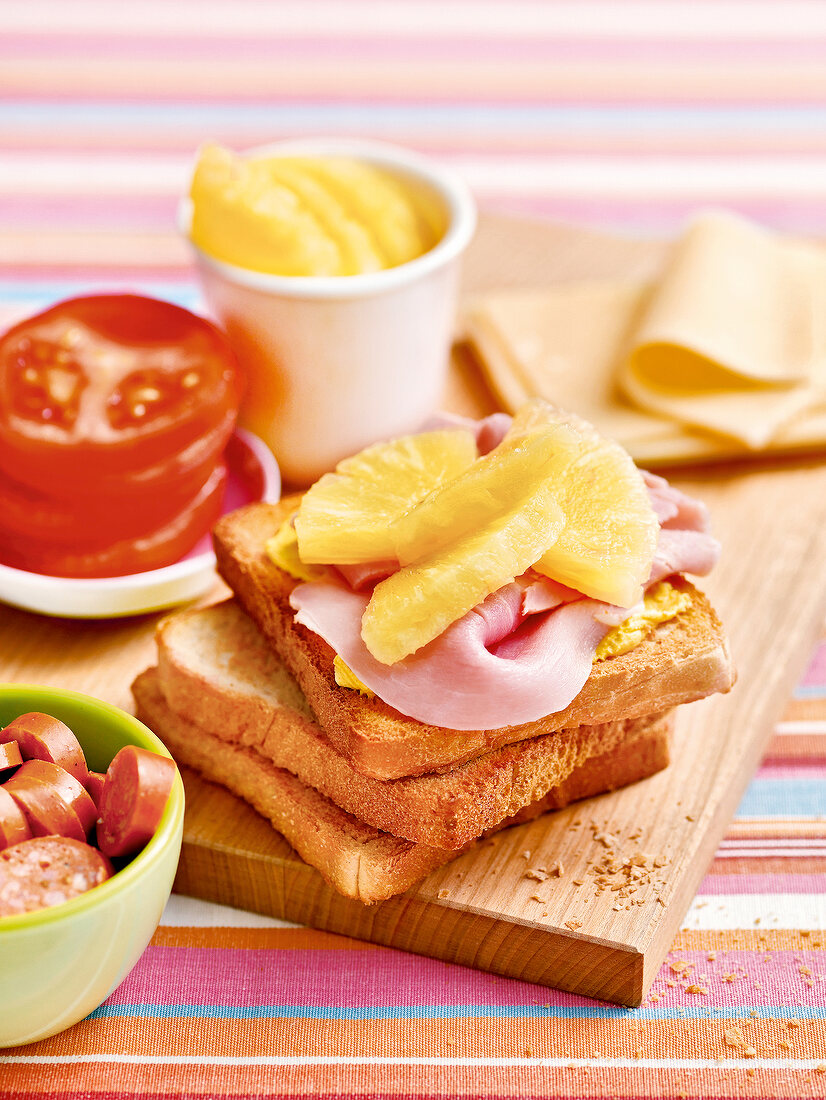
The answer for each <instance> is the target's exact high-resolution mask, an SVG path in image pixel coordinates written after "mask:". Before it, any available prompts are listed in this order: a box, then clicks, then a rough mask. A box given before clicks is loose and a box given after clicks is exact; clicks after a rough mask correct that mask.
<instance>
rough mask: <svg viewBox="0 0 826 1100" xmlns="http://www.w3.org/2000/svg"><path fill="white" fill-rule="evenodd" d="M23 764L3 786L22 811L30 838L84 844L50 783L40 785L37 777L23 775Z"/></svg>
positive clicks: (78, 827)
mask: <svg viewBox="0 0 826 1100" xmlns="http://www.w3.org/2000/svg"><path fill="white" fill-rule="evenodd" d="M31 763H34V761H27V762H26V764H23V766H22V767H20V768H18V769H17V771H16V772H15V773H14V775H13V776H12V777H11V779H7V780H6V782H5V783H4V784H3V789H4V790H6V791H8V793H9V794H10V795H11V796H12V798H13V799H14V801H15V802H16V803H17V805H18V806H19V807H20V809H21V810H22V811H23V813H24V814H25V816H26V820H27V821H28V823H29V828H30V829H31V831H32V835H33V836H70V837H74V839H75V840H85V839H86V831H85V829H84V828H83V824H82V823H81V820H80V818H79V817H78V816H77V814H76V813H75V811H74V810H73V809H72V807H71V806H70V805H69V803H68V802H67V801H66V799H65V798H64V797H63V795H62V794H61V793H60V791H59V790H58V788H57V787H55V786H53V785H52V784H51V783H44V782H43V780H42V779H39V778H38V777H37V776H31V775H27V774H26V767H27V765H28V764H31Z"/></svg>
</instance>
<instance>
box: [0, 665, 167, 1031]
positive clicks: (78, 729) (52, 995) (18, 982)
mask: <svg viewBox="0 0 826 1100" xmlns="http://www.w3.org/2000/svg"><path fill="white" fill-rule="evenodd" d="M28 711H43V712H44V713H46V714H51V715H53V716H54V717H55V718H60V719H61V720H62V721H63V722H65V723H66V725H67V726H69V727H70V729H72V730H73V731H74V733H75V736H76V737H77V738H78V740H79V741H80V743H81V745H82V746H83V750H84V752H85V753H86V760H87V763H88V764H89V767H90V768H92V769H94V770H95V771H106V768H107V767H108V766H109V762H110V761H111V759H112V757H113V756H114V755H115V753H116V752H117V751H118V750H119V749H121V748H122V747H123V746H124V745H139V746H140V747H141V748H145V749H149V750H151V751H152V752H157V753H160V754H161V755H163V756H169V755H170V753H169V752H168V751H167V749H166V748H165V747H164V745H163V743H162V742H161V741H160V740H159V739H158V738H157V737H156V736H155V734H154V733H152V732H151V730H149V729H147V728H146V726H145V725H144V724H143V723H142V722H139V721H138V720H137V718H133V717H132V715H131V714H127V713H126V712H125V711H122V710H119V709H118V708H117V707H114V706H112V705H111V704H110V703H104V702H102V701H101V700H99V699H93V698H92V697H91V696H88V695H81V694H79V693H78V692H75V691H63V690H60V689H58V688H50V687H40V686H36V685H33V684H0V728H1V727H2V726H6V725H8V723H9V722H11V721H12V719H14V718H16V717H17V716H18V715H20V714H25V713H26V712H28ZM183 823H184V788H183V783H182V782H181V777H180V775H176V777H175V783H174V785H173V788H172V794H171V795H170V797H169V801H168V802H167V805H166V810H165V811H164V815H163V818H162V820H161V824H160V826H159V828H158V831H157V832H156V833H155V836H154V837H153V838H152V839H151V840H150V842H149V843H148V844H147V845H146V847H145V848H144V849H143V851H142V852H140V853H139V854H138V855H137V856H135V858H134V859H133V860H132V861H131V862H130V863H129V864H128V865H127V866H126V867H124V868H123V869H122V870H120V871H118V872H117V873H116V874H115V875H113V876H112V878H110V879H109V880H108V881H106V882H104V883H102V884H101V885H100V886H96V887H94V889H92V890H89V891H88V892H87V893H85V894H81V896H80V897H77V898H73V899H72V900H71V901H67V902H64V903H63V904H62V905H55V906H52V907H51V908H48V909H39V910H37V911H36V912H34V913H24V914H22V915H20V916H11V917H0V1047H2V1046H18V1045H19V1044H21V1043H31V1042H34V1041H35V1040H37V1039H45V1038H46V1037H47V1036H48V1035H55V1034H56V1033H57V1032H59V1031H63V1029H64V1028H67V1027H70V1026H71V1025H72V1024H75V1023H77V1022H78V1020H82V1019H83V1018H84V1016H88V1014H89V1013H90V1012H92V1011H93V1010H94V1009H95V1008H97V1006H98V1005H99V1004H100V1003H101V1002H102V1001H104V1000H105V999H106V998H107V997H108V996H109V994H110V993H111V992H112V990H113V989H115V987H116V986H118V985H119V984H120V983H121V982H122V981H123V979H124V978H125V977H126V975H127V974H128V973H129V971H130V970H131V969H132V967H133V966H134V965H135V963H136V962H137V961H138V959H139V958H140V956H141V954H142V953H143V951H144V949H145V948H146V945H147V944H148V943H149V941H150V939H151V938H152V933H153V932H154V931H155V929H156V928H157V926H158V922H159V921H160V919H161V914H162V912H163V908H164V905H165V904H166V902H167V899H168V898H169V895H170V893H171V891H172V881H173V879H174V877H175V871H176V869H177V866H178V856H179V854H180V851H181V837H182V835H183Z"/></svg>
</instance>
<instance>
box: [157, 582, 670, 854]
mask: <svg viewBox="0 0 826 1100" xmlns="http://www.w3.org/2000/svg"><path fill="white" fill-rule="evenodd" d="M157 642H158V680H159V683H160V687H161V690H162V691H163V694H164V697H165V699H166V702H167V704H168V705H169V706H170V708H171V709H172V710H173V711H175V712H176V713H177V714H179V715H181V716H182V717H184V718H186V719H188V720H189V721H191V722H194V723H195V725H197V726H199V727H200V728H201V729H203V730H205V731H206V732H207V733H210V734H213V735H215V736H217V737H220V738H221V739H222V740H224V741H227V742H230V743H234V744H237V745H241V746H243V747H245V748H252V749H255V751H256V752H257V753H259V754H260V755H261V756H263V757H265V758H267V759H268V760H270V761H271V762H272V763H273V764H275V765H276V767H279V768H284V769H286V770H287V771H290V772H292V773H293V774H294V775H297V776H298V777H299V779H301V780H302V781H303V782H304V783H307V784H308V785H309V786H311V787H314V788H315V789H316V790H318V791H320V792H321V793H322V794H324V795H326V796H327V797H328V798H330V799H331V800H332V801H333V802H335V803H336V805H338V806H341V807H342V808H343V809H345V810H347V811H348V812H349V813H351V814H354V815H355V816H356V817H358V818H359V819H360V820H361V821H364V822H367V823H368V824H369V825H374V826H375V827H376V828H378V829H381V830H383V831H385V832H389V833H392V834H393V835H394V836H398V837H404V838H405V839H407V840H414V841H417V842H419V843H422V844H428V845H432V846H434V847H436V848H462V847H463V846H464V845H465V844H467V843H468V842H469V841H471V840H473V839H474V838H475V837H478V836H479V835H481V833H483V832H484V831H485V830H486V829H490V828H492V827H493V826H494V825H496V824H498V822H500V821H501V820H502V819H503V818H505V817H508V816H511V815H513V814H515V813H518V811H519V810H521V809H522V808H523V807H524V806H526V805H528V804H529V803H531V802H534V801H535V800H536V799H538V798H541V797H542V796H543V795H545V794H546V793H547V791H548V790H549V789H550V788H552V787H555V786H558V785H559V784H560V783H562V782H563V781H564V780H565V777H566V776H567V775H569V774H570V772H571V771H572V770H574V769H575V768H577V767H579V766H580V765H581V764H583V763H584V762H585V760H587V759H588V758H589V757H591V756H593V755H594V754H595V753H602V754H604V753H605V752H607V751H608V750H609V749H613V748H614V747H616V746H617V745H620V744H622V743H623V742H624V741H626V740H629V739H630V738H632V737H633V738H638V737H640V736H642V735H643V734H644V733H645V731H646V730H648V729H650V728H653V727H654V726H658V725H659V724H660V722H661V718H662V717H663V716H662V715H661V714H655V715H650V716H646V717H645V718H641V719H624V720H620V721H615V722H607V723H604V724H602V725H599V726H579V727H574V728H569V729H564V730H559V731H557V732H555V733H552V734H546V735H544V736H541V737H534V738H530V739H528V740H525V741H519V742H515V743H513V744H509V745H504V746H502V747H500V748H498V749H494V750H492V751H491V752H489V753H485V754H483V755H482V756H479V757H476V758H474V759H473V760H470V761H468V762H467V763H465V764H461V765H459V766H458V767H457V768H455V769H452V770H450V771H448V772H443V773H438V774H433V775H422V776H413V777H409V778H404V779H386V780H382V779H372V778H370V777H368V776H364V775H362V774H361V773H360V772H358V771H356V770H355V769H354V768H353V766H352V765H351V764H350V763H349V761H348V760H347V758H346V757H345V756H343V755H342V754H341V753H340V752H339V751H338V750H337V749H336V748H334V746H333V745H332V744H331V743H330V741H329V739H328V738H327V737H326V736H325V734H324V732H323V731H322V730H321V728H320V727H319V726H318V725H317V724H316V723H315V722H313V721H312V719H311V718H308V717H307V713H308V712H307V707H306V704H305V703H304V701H303V697H302V696H301V693H300V691H299V689H298V686H297V685H296V684H295V681H294V680H293V679H292V677H290V675H289V673H288V672H287V671H286V669H285V668H284V666H283V664H282V663H281V662H280V661H279V660H278V658H277V657H276V656H275V654H274V653H273V652H272V649H271V648H270V646H269V645H268V644H267V642H266V640H265V639H264V638H263V637H262V635H261V633H260V631H259V630H258V628H257V627H256V626H255V624H254V623H253V621H252V620H251V619H250V618H249V617H248V616H247V615H246V614H245V613H244V612H243V611H242V610H241V608H239V607H238V605H237V604H236V603H235V602H234V601H231V600H228V601H226V602H225V603H222V604H216V605H214V606H213V607H207V608H201V609H198V610H193V611H184V612H178V613H177V614H175V615H172V616H170V617H169V618H168V619H166V620H164V621H163V622H162V623H161V624H160V626H159V628H158V631H157ZM299 701H300V702H299ZM606 785H607V778H606Z"/></svg>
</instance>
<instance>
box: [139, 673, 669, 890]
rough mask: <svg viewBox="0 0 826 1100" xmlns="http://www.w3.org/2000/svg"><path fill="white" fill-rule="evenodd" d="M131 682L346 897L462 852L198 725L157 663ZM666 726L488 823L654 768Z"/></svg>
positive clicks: (185, 746)
mask: <svg viewBox="0 0 826 1100" xmlns="http://www.w3.org/2000/svg"><path fill="white" fill-rule="evenodd" d="M132 691H133V694H134V696H135V700H136V704H137V714H138V717H139V718H140V719H141V721H143V722H145V723H146V724H147V725H148V726H149V727H150V728H151V729H153V730H154V731H155V732H156V733H157V734H158V736H159V737H160V738H161V739H162V740H163V741H164V742H165V744H166V745H167V747H168V748H169V750H170V751H171V752H172V754H173V755H174V756H175V758H176V759H177V761H178V762H179V763H180V764H182V765H184V766H186V767H190V768H193V769H195V770H196V771H197V772H199V773H200V774H201V775H202V776H203V777H204V778H205V779H208V780H210V781H211V782H214V783H218V784H220V785H221V786H223V787H226V788H227V789H228V790H230V791H232V792H233V793H234V794H236V795H238V796H239V797H241V798H243V799H244V800H245V801H247V802H248V803H249V804H250V805H251V806H253V807H254V808H255V809H256V810H257V811H258V812H259V813H260V814H262V815H263V816H264V817H266V818H267V819H268V820H269V821H270V822H271V823H272V824H273V825H274V826H275V828H276V829H277V830H278V831H279V832H280V833H282V835H283V836H284V837H285V838H286V839H287V841H288V842H289V843H290V844H291V845H292V846H293V847H294V848H295V849H296V851H297V852H298V854H299V855H300V856H301V857H302V859H304V860H305V861H306V862H307V863H309V864H311V865H312V866H314V867H315V868H316V869H317V870H318V871H319V872H320V873H321V875H322V877H323V878H324V879H325V881H326V882H328V883H329V884H330V885H331V886H332V887H333V888H334V889H336V890H338V891H339V893H342V894H344V895H345V896H347V897H351V898H355V899H357V900H358V901H362V902H365V903H368V904H369V903H373V902H378V901H384V900H386V899H387V898H390V897H393V896H394V895H395V894H400V893H403V892H404V891H405V890H407V889H408V888H409V887H410V886H412V885H414V883H416V882H418V881H419V880H420V879H422V878H424V877H425V876H426V875H427V874H429V872H430V871H432V870H435V869H436V868H437V867H440V866H442V865H443V864H445V863H447V862H449V861H450V860H451V859H454V858H455V857H456V856H457V855H459V854H460V853H459V852H457V851H448V850H445V849H440V848H436V847H431V846H428V845H424V844H416V843H414V842H412V841H409V840H403V839H399V838H398V837H395V836H392V835H391V834H389V833H387V832H382V831H380V830H378V829H375V828H373V827H372V826H370V825H366V824H364V823H363V822H361V821H359V820H358V818H356V817H354V816H353V815H352V814H349V813H346V812H345V811H344V810H342V809H340V808H339V807H338V806H337V805H335V803H334V802H332V801H331V800H330V799H328V798H325V797H324V795H322V794H320V793H319V792H318V791H315V790H313V788H312V787H310V786H308V785H306V784H304V783H302V782H301V780H300V779H297V778H296V777H295V776H294V775H292V774H291V773H290V772H288V771H286V770H285V769H283V768H278V767H276V766H275V765H274V764H273V763H272V761H270V760H268V759H266V757H264V756H262V755H261V754H260V753H258V752H256V751H255V749H252V748H246V747H243V746H241V745H238V744H231V743H228V742H227V741H224V740H222V739H221V738H219V737H215V736H213V735H212V734H209V733H207V732H206V731H204V730H202V729H200V728H199V727H198V726H197V725H195V724H193V723H192V722H190V721H187V719H185V718H183V717H182V716H181V715H179V714H176V713H175V711H173V710H172V709H171V708H170V707H169V706H168V704H167V702H166V700H165V698H164V696H163V693H162V691H161V688H160V683H159V679H158V674H157V670H156V669H147V670H146V671H145V672H143V673H141V675H140V676H138V678H137V679H136V680H135V682H134V684H133V685H132ZM669 729H670V718H663V719H661V720H660V721H658V722H656V723H653V724H650V725H648V726H647V727H646V730H645V732H644V733H643V735H642V736H640V737H637V738H635V739H632V740H626V741H625V742H623V743H622V744H621V745H619V746H618V747H617V748H615V749H613V750H612V751H611V752H609V753H606V754H603V755H602V756H600V757H592V758H591V759H590V760H588V761H586V762H585V763H584V764H582V765H581V766H580V767H578V768H577V769H576V770H575V771H573V772H571V774H570V775H569V776H568V777H567V779H566V780H565V781H564V783H562V784H560V785H559V786H558V787H556V788H554V789H553V790H551V791H549V792H548V794H547V795H546V796H545V797H544V798H542V799H539V800H537V801H535V802H533V803H531V804H530V805H529V806H527V807H525V808H524V809H523V810H522V811H521V812H520V814H519V816H518V818H506V819H505V820H504V821H501V822H500V823H499V825H498V826H497V827H496V829H493V830H490V831H497V830H498V829H501V828H505V827H506V826H508V825H512V824H516V823H518V822H522V821H529V820H532V819H533V818H535V817H538V816H539V815H540V814H542V813H545V812H546V811H547V810H552V809H560V808H562V807H563V806H566V805H568V804H569V803H570V802H573V801H576V800H577V799H580V798H587V797H590V796H592V795H595V794H599V793H601V792H602V791H605V790H613V789H615V788H616V787H620V786H625V785H626V784H627V783H633V782H636V781H637V780H639V779H643V778H645V777H646V776H648V775H652V774H653V773H654V772H656V771H659V770H660V769H661V768H664V767H665V766H666V765H667V764H668V740H669ZM463 850H466V849H463Z"/></svg>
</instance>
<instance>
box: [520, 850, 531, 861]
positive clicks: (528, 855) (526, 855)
mask: <svg viewBox="0 0 826 1100" xmlns="http://www.w3.org/2000/svg"><path fill="white" fill-rule="evenodd" d="M522 858H523V859H530V858H531V850H530V848H526V849H525V851H524V852H523V853H522Z"/></svg>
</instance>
